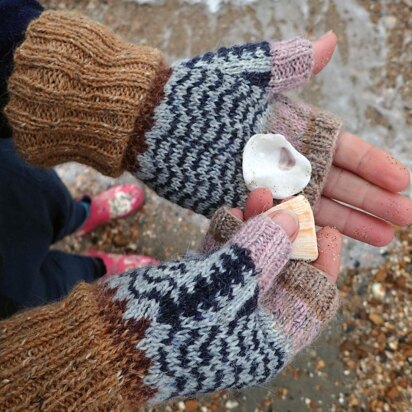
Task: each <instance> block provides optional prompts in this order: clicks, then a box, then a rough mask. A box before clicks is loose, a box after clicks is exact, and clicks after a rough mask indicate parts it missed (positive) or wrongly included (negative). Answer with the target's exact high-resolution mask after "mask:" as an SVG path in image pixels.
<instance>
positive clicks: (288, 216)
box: [269, 209, 299, 239]
mask: <svg viewBox="0 0 412 412" xmlns="http://www.w3.org/2000/svg"><path fill="white" fill-rule="evenodd" d="M269 217H270V218H271V219H272V220H273V221H275V222H276V223H277V224H278V225H279V226H282V228H283V229H284V231H285V232H286V234H287V235H288V237H289V238H291V239H293V238H294V236H295V235H296V234H297V233H298V231H299V219H298V217H297V215H296V214H295V213H293V212H292V211H290V210H286V209H284V210H277V211H276V212H273V213H271V214H270V215H269Z"/></svg>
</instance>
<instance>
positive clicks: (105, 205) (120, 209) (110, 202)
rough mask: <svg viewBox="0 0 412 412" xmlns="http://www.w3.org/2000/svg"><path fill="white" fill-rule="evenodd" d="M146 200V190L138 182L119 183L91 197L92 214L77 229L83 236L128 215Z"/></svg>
mask: <svg viewBox="0 0 412 412" xmlns="http://www.w3.org/2000/svg"><path fill="white" fill-rule="evenodd" d="M143 202H144V191H143V189H142V188H141V187H140V186H139V185H138V184H136V183H126V184H124V185H118V186H115V187H112V188H111V189H109V190H106V191H104V192H102V193H99V194H98V195H96V196H93V197H92V198H91V204H90V215H89V217H88V218H87V219H86V221H85V222H84V223H83V225H82V226H80V228H79V229H77V231H76V235H78V236H82V235H84V234H86V233H89V232H91V231H92V230H94V229H96V228H97V227H98V226H100V225H102V224H103V223H106V222H108V221H110V220H114V219H119V218H122V217H127V216H130V215H131V214H133V213H134V212H136V210H137V209H139V207H140V206H141V205H142V204H143Z"/></svg>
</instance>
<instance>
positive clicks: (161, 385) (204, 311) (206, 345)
mask: <svg viewBox="0 0 412 412" xmlns="http://www.w3.org/2000/svg"><path fill="white" fill-rule="evenodd" d="M290 251H291V244H290V241H289V239H288V238H287V235H286V233H285V232H284V231H283V229H282V228H281V227H280V226H278V225H277V224H275V223H274V222H273V221H272V220H271V219H270V218H268V217H264V216H258V217H256V218H254V219H252V220H250V221H248V222H247V223H245V224H244V225H242V227H241V228H240V229H239V230H238V231H237V233H236V234H235V235H234V236H233V237H232V238H231V239H230V240H229V241H228V242H227V243H225V244H224V245H223V246H221V247H220V248H217V249H215V250H214V251H210V252H208V253H202V254H198V255H190V256H187V257H185V258H182V259H181V260H178V261H173V262H167V263H162V264H160V265H157V266H149V267H146V268H141V269H137V270H133V271H129V272H126V273H124V274H121V275H118V276H112V277H110V278H108V279H104V280H101V281H98V282H97V283H95V284H92V285H87V284H79V285H78V286H77V287H76V288H75V289H74V291H73V292H72V293H71V294H70V295H69V296H68V297H67V298H66V299H64V300H63V301H61V302H57V303H55V304H52V305H48V306H45V307H42V308H39V309H33V310H29V311H26V312H22V313H20V314H18V315H16V316H14V317H12V318H11V319H9V320H6V321H3V322H0V382H1V385H0V399H1V400H2V406H3V407H4V408H5V409H6V410H13V409H15V408H17V407H19V408H22V409H24V410H32V409H42V410H56V409H62V410H67V409H70V408H73V409H76V408H80V407H82V408H84V407H86V409H87V406H90V409H93V408H94V409H99V410H100V409H102V410H135V408H137V407H139V406H141V405H143V404H145V403H150V404H154V403H158V402H161V401H163V400H166V399H170V398H174V397H182V396H183V397H186V396H194V395H197V394H199V393H208V392H212V391H216V390H221V389H226V388H236V389H240V388H243V387H246V386H251V385H257V384H262V383H264V382H266V381H268V380H271V379H273V378H274V376H275V375H276V374H277V373H278V372H279V371H280V370H281V369H282V368H283V367H284V366H285V365H286V364H287V363H288V362H290V361H291V359H292V358H293V356H294V355H295V354H296V353H297V352H298V351H299V350H300V349H301V348H302V347H304V346H307V345H308V344H310V343H311V342H312V341H313V340H314V339H315V338H316V336H317V335H318V334H319V332H320V331H321V330H322V328H323V327H324V326H325V325H326V324H327V323H328V321H329V320H330V319H331V318H332V317H333V316H334V314H335V312H336V308H337V302H338V294H337V290H336V287H335V286H334V285H333V284H332V283H330V282H329V281H328V279H327V278H326V276H324V275H323V274H322V273H321V272H319V271H311V272H307V273H302V274H300V277H294V276H288V275H285V274H283V275H282V274H281V271H282V268H284V266H285V265H286V263H287V262H288V260H289V256H290ZM303 282H304V283H303ZM302 285H303V286H304V287H302Z"/></svg>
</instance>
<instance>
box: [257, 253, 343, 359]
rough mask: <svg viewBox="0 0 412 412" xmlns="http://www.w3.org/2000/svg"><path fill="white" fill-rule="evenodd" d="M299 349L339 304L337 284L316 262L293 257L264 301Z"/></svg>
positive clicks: (322, 326)
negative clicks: (298, 260) (312, 263)
mask: <svg viewBox="0 0 412 412" xmlns="http://www.w3.org/2000/svg"><path fill="white" fill-rule="evenodd" d="M262 305H263V307H264V308H265V309H266V310H267V311H268V312H270V313H271V314H272V316H273V317H274V319H275V324H276V326H277V327H279V328H280V329H281V330H282V332H283V333H284V334H285V335H287V336H289V338H290V339H291V342H292V344H291V346H292V348H293V352H294V353H296V352H298V351H299V350H300V349H302V348H303V347H305V346H308V345H309V344H310V343H311V342H313V341H314V340H315V339H316V337H317V336H318V335H319V333H320V332H321V331H322V329H323V328H324V327H325V326H326V325H327V324H328V323H329V321H330V320H331V319H332V318H333V317H334V316H335V314H336V311H337V309H338V307H339V292H338V289H337V288H336V285H335V284H333V283H332V282H330V281H329V279H328V278H327V277H326V275H325V274H324V273H323V272H321V271H320V270H318V269H316V268H315V267H314V266H312V265H309V264H307V263H304V262H295V261H291V262H289V263H288V265H287V266H286V268H285V269H284V270H283V271H282V273H281V274H280V275H279V276H277V277H276V279H275V280H274V283H273V285H272V287H271V289H270V291H269V292H268V293H267V294H266V296H265V297H264V299H263V301H262Z"/></svg>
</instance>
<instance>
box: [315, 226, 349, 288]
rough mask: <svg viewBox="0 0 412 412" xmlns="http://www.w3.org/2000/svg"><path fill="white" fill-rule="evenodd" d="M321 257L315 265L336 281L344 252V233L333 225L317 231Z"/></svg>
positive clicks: (331, 279)
mask: <svg viewBox="0 0 412 412" xmlns="http://www.w3.org/2000/svg"><path fill="white" fill-rule="evenodd" d="M317 238H318V249H319V257H318V259H317V260H316V261H315V262H313V266H315V267H316V268H317V269H319V270H321V271H322V272H324V273H325V274H326V276H327V277H328V278H329V280H330V281H331V282H333V283H336V280H337V279H338V274H339V267H340V259H341V254H342V235H341V234H340V233H339V232H338V231H337V230H336V229H333V228H331V227H324V228H323V229H321V230H319V232H318V233H317Z"/></svg>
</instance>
